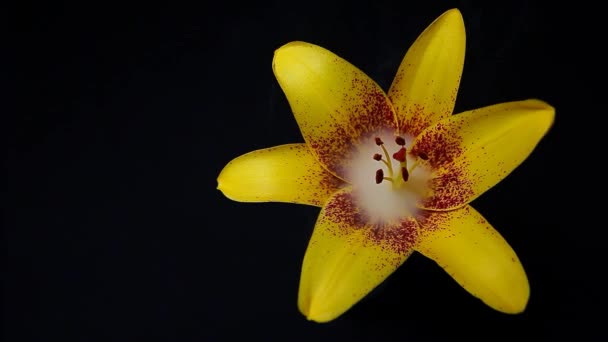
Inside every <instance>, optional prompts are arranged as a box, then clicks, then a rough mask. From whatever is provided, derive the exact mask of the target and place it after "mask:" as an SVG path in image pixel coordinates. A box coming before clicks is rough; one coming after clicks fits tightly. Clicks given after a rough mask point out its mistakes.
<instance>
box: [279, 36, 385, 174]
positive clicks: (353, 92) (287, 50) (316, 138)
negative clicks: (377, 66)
mask: <svg viewBox="0 0 608 342" xmlns="http://www.w3.org/2000/svg"><path fill="white" fill-rule="evenodd" d="M273 70H274V74H275V76H276V78H277V80H278V81H279V84H280V85H281V88H282V89H283V91H284V92H285V95H286V96H287V100H288V101H289V104H290V105H291V109H292V111H293V113H294V115H295V118H296V120H297V122H298V125H299V126H300V130H301V131H302V135H303V136H304V139H305V140H306V142H307V143H308V144H309V146H310V147H311V148H312V150H313V153H314V154H315V155H316V157H317V158H318V159H319V160H320V161H321V162H322V163H323V164H324V165H325V166H326V167H327V168H328V170H330V171H331V172H333V173H334V174H336V175H338V176H340V177H342V178H344V169H343V168H344V163H343V161H344V160H345V159H347V158H348V156H349V154H350V153H352V152H353V145H354V144H355V142H356V141H357V140H358V139H359V137H360V136H361V135H363V134H365V133H367V132H370V131H376V130H378V129H379V128H381V127H393V128H394V127H395V117H394V113H393V110H392V107H391V105H390V103H389V101H388V98H387V97H386V94H385V93H384V91H383V90H382V89H381V88H380V87H379V86H378V85H377V84H376V83H375V82H374V81H373V80H371V79H370V78H369V77H368V76H367V75H366V74H365V73H363V72H362V71H361V70H359V69H357V68H356V67H354V66H353V65H351V64H350V63H348V62H347V61H345V60H344V59H342V58H340V57H338V56H336V55H335V54H333V53H332V52H330V51H328V50H325V49H323V48H321V47H319V46H316V45H312V44H308V43H304V42H292V43H289V44H286V45H284V46H282V47H281V48H279V49H278V50H276V51H275V54H274V60H273Z"/></svg>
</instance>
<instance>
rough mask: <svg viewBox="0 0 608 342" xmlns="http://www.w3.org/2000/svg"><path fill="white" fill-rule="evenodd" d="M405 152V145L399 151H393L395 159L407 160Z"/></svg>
mask: <svg viewBox="0 0 608 342" xmlns="http://www.w3.org/2000/svg"><path fill="white" fill-rule="evenodd" d="M405 152H406V150H405V147H402V148H401V149H399V151H397V152H395V153H393V159H395V160H397V161H399V162H402V163H403V162H404V161H405Z"/></svg>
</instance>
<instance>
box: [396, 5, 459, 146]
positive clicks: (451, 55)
mask: <svg viewBox="0 0 608 342" xmlns="http://www.w3.org/2000/svg"><path fill="white" fill-rule="evenodd" d="M464 51H465V31H464V22H463V20H462V15H461V14H460V12H459V11H458V10H457V9H452V10H449V11H447V12H445V13H444V14H443V15H442V16H440V17H439V18H438V19H437V20H435V21H434V22H433V23H432V24H431V25H430V26H429V27H428V28H427V29H426V30H425V31H424V32H423V33H422V34H421V35H420V36H419V37H418V39H417V40H416V41H415V42H414V44H413V45H412V46H411V47H410V49H409V50H408V51H407V53H406V55H405V57H404V59H403V62H401V66H400V67H399V70H398V71H397V76H396V77H395V79H394V81H393V84H392V85H391V88H390V90H389V92H388V96H389V98H390V99H391V101H392V103H393V107H394V109H395V112H396V113H397V118H398V120H399V128H400V129H401V132H403V133H408V134H410V135H412V136H416V135H418V134H419V133H420V132H421V131H422V130H423V129H424V128H426V127H428V126H430V125H432V124H433V123H435V122H437V121H439V120H441V119H443V118H445V117H448V116H450V115H451V114H452V111H453V110H454V102H455V101H456V94H457V92H458V86H459V84H460V76H461V75H462V68H463V65H464Z"/></svg>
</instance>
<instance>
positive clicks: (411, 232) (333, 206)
mask: <svg viewBox="0 0 608 342" xmlns="http://www.w3.org/2000/svg"><path fill="white" fill-rule="evenodd" d="M322 219H323V220H328V221H330V222H332V223H335V224H337V225H338V227H340V228H339V229H338V230H336V231H334V234H340V235H341V236H344V237H346V238H348V236H349V235H350V234H353V233H354V232H355V231H361V230H363V231H364V232H365V234H364V235H365V237H366V241H367V242H366V243H368V244H370V246H372V245H373V246H378V247H380V248H382V249H386V250H390V251H392V252H395V253H397V254H398V255H399V256H403V255H407V254H408V253H409V252H410V251H411V250H412V248H413V245H414V244H415V243H416V241H417V237H418V235H417V234H418V224H417V223H416V221H415V220H414V219H413V218H412V217H404V218H403V219H402V220H401V221H400V222H392V223H382V224H380V223H372V222H370V220H369V218H368V217H367V216H365V215H363V214H362V213H361V211H360V210H359V209H358V208H357V206H356V204H355V202H354V200H353V195H352V194H351V193H348V192H343V193H337V194H336V195H335V196H334V197H333V198H332V199H331V200H330V201H329V202H328V203H327V204H326V205H325V208H324V210H323V213H322ZM402 261H403V260H402V258H401V257H399V258H396V259H395V260H394V262H402ZM387 262H393V261H387Z"/></svg>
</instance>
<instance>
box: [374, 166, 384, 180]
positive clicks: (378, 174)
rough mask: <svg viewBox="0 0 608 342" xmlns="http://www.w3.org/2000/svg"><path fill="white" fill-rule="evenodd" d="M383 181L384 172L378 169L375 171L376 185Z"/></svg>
mask: <svg viewBox="0 0 608 342" xmlns="http://www.w3.org/2000/svg"><path fill="white" fill-rule="evenodd" d="M383 179H384V171H382V169H378V170H377V171H376V184H380V183H382V180H383Z"/></svg>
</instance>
